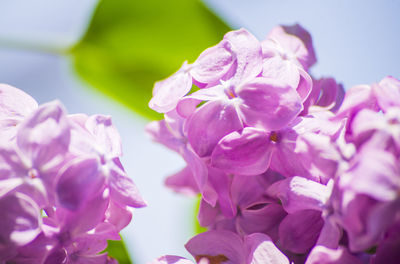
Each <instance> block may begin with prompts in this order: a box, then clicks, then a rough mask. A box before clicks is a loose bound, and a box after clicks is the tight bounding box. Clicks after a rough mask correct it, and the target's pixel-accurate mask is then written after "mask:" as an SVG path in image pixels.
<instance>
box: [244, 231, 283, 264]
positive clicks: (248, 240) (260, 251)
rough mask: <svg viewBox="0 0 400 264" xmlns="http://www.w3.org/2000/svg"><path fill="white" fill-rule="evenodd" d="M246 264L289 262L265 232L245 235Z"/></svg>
mask: <svg viewBox="0 0 400 264" xmlns="http://www.w3.org/2000/svg"><path fill="white" fill-rule="evenodd" d="M244 243H245V245H246V250H247V255H248V258H247V263H248V264H276V263H279V264H285V263H287V264H289V260H288V258H287V257H286V256H285V255H284V254H283V253H282V252H281V251H280V250H279V249H278V248H277V247H276V246H275V244H274V243H273V242H272V240H271V238H270V237H269V236H267V235H265V234H261V233H254V234H251V235H248V236H245V238H244Z"/></svg>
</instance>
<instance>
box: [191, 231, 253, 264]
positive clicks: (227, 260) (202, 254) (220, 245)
mask: <svg viewBox="0 0 400 264" xmlns="http://www.w3.org/2000/svg"><path fill="white" fill-rule="evenodd" d="M185 248H186V249H187V251H189V253H190V254H192V256H193V257H194V258H195V259H196V261H198V260H200V259H201V258H206V259H208V260H210V262H211V263H213V262H216V263H223V264H239V263H240V264H241V263H245V258H246V255H245V250H244V244H243V241H242V239H241V238H240V237H239V236H238V235H237V234H235V233H233V232H229V231H223V230H215V231H208V232H205V233H201V234H199V235H197V236H195V237H193V238H192V239H190V240H189V242H187V243H186V245H185ZM218 261H219V262H218Z"/></svg>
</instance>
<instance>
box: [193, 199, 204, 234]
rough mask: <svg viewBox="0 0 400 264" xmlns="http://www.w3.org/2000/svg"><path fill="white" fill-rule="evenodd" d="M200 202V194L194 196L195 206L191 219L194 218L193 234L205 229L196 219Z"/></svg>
mask: <svg viewBox="0 0 400 264" xmlns="http://www.w3.org/2000/svg"><path fill="white" fill-rule="evenodd" d="M200 202H201V196H199V197H197V198H196V206H195V210H193V211H194V217H193V219H195V221H194V234H195V235H197V234H200V233H203V232H206V231H207V228H206V227H203V226H201V225H200V223H199V221H198V220H197V216H198V215H199V211H200Z"/></svg>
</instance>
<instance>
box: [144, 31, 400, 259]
mask: <svg viewBox="0 0 400 264" xmlns="http://www.w3.org/2000/svg"><path fill="white" fill-rule="evenodd" d="M315 62H316V56H315V52H314V49H313V45H312V40H311V36H310V34H309V33H308V32H307V31H306V30H305V29H304V28H302V27H301V26H299V25H294V26H279V27H276V28H274V29H273V30H272V31H271V32H270V33H269V35H268V36H267V38H266V39H265V40H264V41H262V42H259V41H258V40H257V39H256V38H255V37H254V36H253V35H252V34H251V33H249V32H248V31H246V30H244V29H240V30H237V31H232V32H229V33H227V34H226V35H225V36H224V38H223V40H222V41H221V42H220V43H218V44H217V45H215V46H213V47H210V48H208V49H206V50H205V51H204V52H203V53H201V54H200V56H199V57H198V58H197V60H196V61H195V62H194V63H192V64H188V63H187V62H185V63H184V64H183V65H182V67H181V68H180V69H179V70H178V71H177V72H176V73H175V74H173V75H172V76H170V77H169V78H167V79H165V80H163V81H160V82H157V83H156V84H155V86H154V89H153V98H152V99H151V101H150V103H149V106H150V107H151V108H152V109H154V110H156V111H158V112H160V113H164V116H165V118H164V119H163V120H161V121H154V122H152V123H150V124H149V125H148V126H147V130H148V132H149V134H150V135H151V136H152V138H153V139H154V140H155V141H158V142H160V143H161V144H164V145H165V146H167V147H168V148H170V149H172V150H173V151H176V152H178V153H179V154H180V155H181V156H182V157H183V159H184V160H185V161H186V163H187V166H186V167H185V168H184V169H182V170H181V171H180V172H178V173H176V174H174V175H172V176H170V177H168V179H167V180H166V184H167V185H168V186H169V187H171V188H172V189H174V190H175V191H177V192H181V193H185V194H189V195H196V194H198V193H200V194H201V202H200V208H199V214H198V220H199V223H200V225H201V226H204V227H207V228H208V231H207V232H205V233H201V234H199V235H197V236H195V237H194V238H192V239H191V240H190V241H189V242H188V243H187V244H186V248H187V250H188V251H189V252H190V253H191V254H192V255H193V257H194V258H195V260H196V262H197V263H212V264H221V263H223V264H228V263H232V264H250V263H308V264H312V263H398V262H399V261H400V255H399V251H398V250H397V249H398V248H399V247H400V233H399V230H400V229H399V227H400V226H399V225H400V195H399V190H400V167H399V158H400V81H399V80H397V79H395V78H393V77H386V78H384V79H383V80H382V81H380V82H379V83H377V84H372V85H359V86H355V87H353V88H351V89H349V90H348V91H347V92H346V93H345V92H344V89H343V87H342V85H340V84H338V83H337V82H336V81H335V80H334V79H333V78H320V79H316V78H314V77H313V76H311V75H310V73H309V69H310V67H311V66H312V65H313V64H314V63H315ZM396 248H397V249H396ZM154 263H182V264H183V263H191V261H189V260H186V259H183V258H181V257H176V256H163V257H161V258H159V259H157V260H155V261H154Z"/></svg>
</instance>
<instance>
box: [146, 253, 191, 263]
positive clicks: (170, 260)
mask: <svg viewBox="0 0 400 264" xmlns="http://www.w3.org/2000/svg"><path fill="white" fill-rule="evenodd" d="M148 264H194V263H193V262H192V261H190V260H188V259H185V258H182V257H178V256H172V255H166V256H162V257H159V258H158V259H156V260H153V261H152V262H150V263H148Z"/></svg>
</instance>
